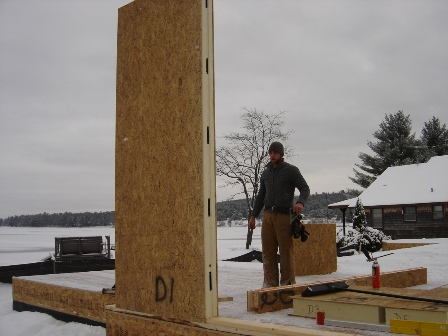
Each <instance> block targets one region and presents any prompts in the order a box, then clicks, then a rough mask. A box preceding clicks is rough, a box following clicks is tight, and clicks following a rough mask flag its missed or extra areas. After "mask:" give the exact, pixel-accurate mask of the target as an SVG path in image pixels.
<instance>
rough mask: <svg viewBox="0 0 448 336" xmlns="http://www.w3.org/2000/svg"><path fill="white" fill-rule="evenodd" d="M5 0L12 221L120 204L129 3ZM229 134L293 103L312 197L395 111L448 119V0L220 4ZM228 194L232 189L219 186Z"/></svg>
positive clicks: (221, 82)
mask: <svg viewBox="0 0 448 336" xmlns="http://www.w3.org/2000/svg"><path fill="white" fill-rule="evenodd" d="M127 3H129V1H126V0H121V1H120V0H0V218H5V217H7V216H12V215H20V214H36V213H42V212H49V213H53V212H65V211H71V212H77V211H110V210H113V209H114V154H115V149H114V144H115V140H114V134H115V75H116V73H115V68H116V34H117V31H116V30H117V10H118V8H119V7H121V6H123V5H125V4H127ZM214 6H215V12H214V18H215V79H216V84H215V85H216V86H215V89H216V91H215V92H216V132H217V135H218V138H217V145H218V146H220V145H222V140H221V139H220V138H219V137H220V136H222V135H224V134H228V133H229V132H230V131H241V129H240V128H239V127H240V126H241V119H240V115H241V113H242V112H243V108H248V109H253V108H256V109H258V110H260V111H264V112H265V113H269V114H273V113H278V112H280V111H286V113H285V114H284V121H285V122H286V127H287V128H288V129H291V128H293V129H295V133H294V134H293V135H292V136H291V138H290V141H289V142H288V143H287V144H288V145H290V146H293V147H294V148H295V153H296V156H295V157H293V158H288V156H287V153H286V157H285V159H286V161H289V162H290V163H293V164H295V165H297V166H298V167H299V168H300V170H301V172H302V174H303V175H304V177H305V179H306V180H307V182H308V184H309V185H310V187H311V191H312V193H316V192H318V193H320V192H332V191H339V190H341V189H346V188H358V189H360V188H359V187H358V186H357V185H355V184H353V183H352V182H351V181H350V180H349V179H348V176H353V171H352V169H353V168H354V164H355V163H359V162H360V161H359V159H358V154H359V153H360V152H368V153H370V152H369V149H368V147H367V141H369V140H374V138H373V136H372V133H373V132H375V131H376V130H377V129H378V127H379V124H380V123H381V121H383V119H384V116H385V115H386V114H390V113H396V112H397V111H398V110H403V111H404V113H405V115H410V116H411V120H412V122H413V127H414V132H415V133H416V135H417V137H419V136H420V132H421V129H422V128H423V125H424V122H427V121H429V120H430V119H431V118H432V116H436V117H438V118H439V119H440V121H441V123H442V124H447V123H448V109H447V107H448V1H446V0H419V1H416V0H414V1H413V0H402V1H399V0H387V1H386V0H384V1H381V0H379V1H371V0H366V1H363V0H351V1H347V0H338V1H334V0H331V1H321V0H306V1H305V0H304V1H301V0H215V1H214ZM217 194H218V200H224V199H226V197H228V196H229V195H231V194H232V191H226V190H223V189H222V188H218V189H217Z"/></svg>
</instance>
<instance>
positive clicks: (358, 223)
mask: <svg viewBox="0 0 448 336" xmlns="http://www.w3.org/2000/svg"><path fill="white" fill-rule="evenodd" d="M366 226H367V219H366V212H365V210H364V206H363V205H362V202H361V200H360V199H359V198H358V199H357V200H356V205H355V210H354V213H353V228H354V229H355V230H356V231H358V232H360V233H362V232H363V231H364V230H365V228H366Z"/></svg>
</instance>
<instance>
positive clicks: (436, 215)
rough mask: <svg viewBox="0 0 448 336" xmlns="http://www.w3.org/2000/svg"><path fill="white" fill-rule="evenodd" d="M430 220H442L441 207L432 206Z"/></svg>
mask: <svg viewBox="0 0 448 336" xmlns="http://www.w3.org/2000/svg"><path fill="white" fill-rule="evenodd" d="M432 218H433V219H443V206H442V205H433V206H432Z"/></svg>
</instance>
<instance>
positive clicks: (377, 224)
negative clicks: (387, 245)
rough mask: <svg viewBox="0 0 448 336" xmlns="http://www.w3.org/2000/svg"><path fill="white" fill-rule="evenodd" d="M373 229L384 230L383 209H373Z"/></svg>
mask: <svg viewBox="0 0 448 336" xmlns="http://www.w3.org/2000/svg"><path fill="white" fill-rule="evenodd" d="M372 227H373V228H376V229H382V228H383V209H372Z"/></svg>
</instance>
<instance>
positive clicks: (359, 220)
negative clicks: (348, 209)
mask: <svg viewBox="0 0 448 336" xmlns="http://www.w3.org/2000/svg"><path fill="white" fill-rule="evenodd" d="M389 239H391V238H390V236H386V235H385V234H384V233H383V232H382V231H380V230H377V229H374V228H372V227H370V226H367V220H366V213H365V210H364V207H363V205H362V203H361V201H360V199H359V198H358V200H357V201H356V206H355V211H354V215H353V229H349V230H348V232H347V234H346V235H345V236H344V234H343V231H342V230H339V231H338V232H337V235H336V246H337V248H338V249H341V248H345V247H352V248H355V249H356V250H360V249H365V250H367V251H368V252H376V251H379V250H380V249H381V244H382V242H383V240H389Z"/></svg>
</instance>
